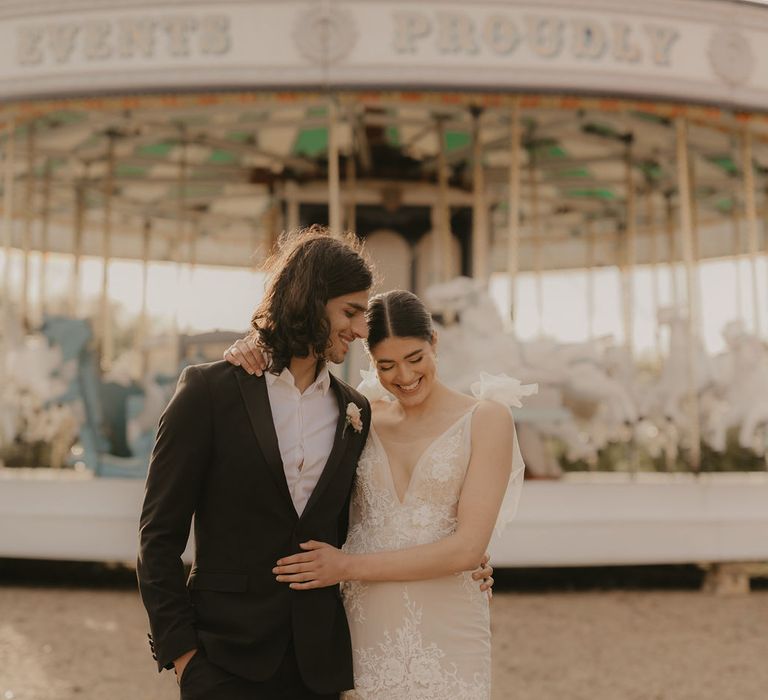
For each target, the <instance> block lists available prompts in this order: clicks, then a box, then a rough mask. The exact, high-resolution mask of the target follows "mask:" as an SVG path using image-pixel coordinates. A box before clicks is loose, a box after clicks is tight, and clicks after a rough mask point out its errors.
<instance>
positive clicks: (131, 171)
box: [115, 163, 147, 177]
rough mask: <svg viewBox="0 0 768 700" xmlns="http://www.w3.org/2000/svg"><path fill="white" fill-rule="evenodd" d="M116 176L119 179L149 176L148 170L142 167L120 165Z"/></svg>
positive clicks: (116, 169)
mask: <svg viewBox="0 0 768 700" xmlns="http://www.w3.org/2000/svg"><path fill="white" fill-rule="evenodd" d="M115 174H116V175H117V176H118V177H121V176H122V177H141V176H143V175H146V174H147V168H143V167H141V166H140V165H129V164H128V163H118V164H117V166H115Z"/></svg>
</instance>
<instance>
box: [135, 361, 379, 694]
mask: <svg viewBox="0 0 768 700" xmlns="http://www.w3.org/2000/svg"><path fill="white" fill-rule="evenodd" d="M331 388H332V391H333V392H334V394H335V395H336V398H337V400H338V402H339V422H338V425H337V427H336V437H335V440H334V443H333V449H332V451H331V454H330V456H329V458H328V461H327V463H326V465H325V469H324V471H323V473H322V475H321V477H320V480H319V481H318V483H317V486H316V488H315V490H314V492H313V493H312V495H311V497H310V499H309V502H308V503H307V506H306V508H305V509H304V512H303V513H302V515H301V517H299V516H298V515H297V514H296V510H295V509H294V507H293V503H292V501H291V497H290V494H289V491H288V486H287V483H286V480H285V474H284V471H283V464H282V460H281V458H280V449H279V446H278V441H277V435H276V433H275V428H274V424H273V421H272V412H271V409H270V405H269V397H268V394H267V386H266V381H265V379H264V378H263V377H256V376H253V375H249V374H247V373H246V372H244V371H243V370H242V369H240V368H239V367H234V366H233V365H230V364H228V363H226V362H214V363H212V364H207V365H196V366H191V367H187V368H186V369H185V370H184V372H183V373H182V375H181V377H180V378H179V384H178V387H177V389H176V393H175V395H174V397H173V399H172V400H171V402H170V403H169V405H168V407H167V408H166V410H165V413H164V414H163V416H162V418H161V419H160V428H159V431H158V435H157V442H156V444H155V448H154V451H153V453H152V459H151V461H150V465H149V473H148V476H147V483H146V491H145V496H144V505H143V508H142V513H141V525H140V553H139V559H138V565H137V573H138V579H139V588H140V591H141V596H142V600H143V602H144V605H145V607H146V609H147V612H148V614H149V621H150V627H151V636H150V642H151V644H152V646H153V655H154V657H155V659H156V660H157V663H158V669H159V670H162V669H163V668H171V667H172V664H173V660H174V659H176V658H178V657H179V656H181V655H182V654H183V653H185V652H187V651H189V650H191V649H194V648H197V647H203V648H204V649H205V652H206V654H207V656H208V658H209V659H210V660H211V661H212V662H213V663H215V664H217V665H219V666H221V667H222V668H224V669H225V670H227V671H229V672H230V673H233V674H235V675H237V676H241V677H243V678H246V679H249V680H252V681H262V680H266V679H267V678H269V677H270V676H271V675H273V674H274V672H275V671H276V670H277V668H278V666H279V664H280V662H281V661H282V659H283V656H284V654H285V651H286V648H287V646H288V643H289V641H290V640H291V639H292V640H293V644H294V648H295V653H296V657H297V661H298V664H299V669H300V671H301V675H302V678H303V680H304V682H305V683H306V685H307V686H308V687H309V688H311V689H312V690H314V691H316V692H318V693H334V692H338V691H341V690H345V689H348V688H351V687H352V685H353V680H352V651H351V646H350V638H349V628H348V626H347V620H346V616H345V614H344V608H343V605H342V602H341V597H340V595H339V590H338V586H333V587H329V588H318V589H314V590H308V591H293V590H291V589H290V588H288V585H287V584H285V583H278V582H277V581H275V576H274V574H273V573H272V567H273V566H275V563H276V562H277V560H278V559H279V558H280V557H283V556H287V555H290V554H295V553H297V552H299V551H300V549H299V542H305V541H307V540H310V539H314V540H320V541H323V542H328V543H330V544H332V545H335V546H340V545H341V544H342V543H343V542H344V539H345V538H346V534H347V525H348V507H349V498H350V493H351V488H352V479H353V477H354V474H355V469H356V466H357V461H358V458H359V456H360V453H361V451H362V449H363V446H364V444H365V440H366V438H367V436H368V430H369V427H370V419H371V413H370V406H369V404H368V402H367V400H366V399H365V398H364V397H363V396H362V395H361V394H359V393H358V392H356V391H355V390H354V389H352V388H351V387H349V386H347V385H346V384H344V383H343V382H340V381H339V380H338V379H336V378H335V377H333V376H332V377H331ZM350 402H353V403H355V404H357V406H359V407H360V408H361V410H362V419H363V430H362V431H361V432H359V433H358V432H356V431H355V430H354V429H353V428H352V426H351V425H346V409H347V406H348V404H349V403H350ZM193 515H194V529H195V530H194V531H195V563H194V565H193V567H192V571H191V573H190V576H189V579H188V580H187V581H186V585H185V581H184V567H183V565H182V561H181V554H182V552H183V551H184V548H185V546H186V543H187V539H188V536H189V530H190V523H191V521H192V516H193Z"/></svg>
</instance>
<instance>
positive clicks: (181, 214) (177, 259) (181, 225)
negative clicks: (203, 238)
mask: <svg viewBox="0 0 768 700" xmlns="http://www.w3.org/2000/svg"><path fill="white" fill-rule="evenodd" d="M179 139H180V143H181V152H180V157H179V170H178V173H177V180H176V231H175V232H174V236H173V243H172V246H171V261H172V262H173V264H174V266H175V268H176V302H175V307H176V308H175V309H174V311H173V324H172V325H171V346H172V347H173V349H174V351H175V353H176V357H177V358H178V360H179V361H181V360H182V359H183V358H182V357H181V346H180V344H179V334H180V325H181V324H180V319H179V316H180V315H181V299H182V296H181V281H182V274H181V246H182V242H183V241H184V234H185V231H186V211H185V201H186V191H187V133H186V128H185V127H184V125H183V124H182V125H181V126H180V134H179Z"/></svg>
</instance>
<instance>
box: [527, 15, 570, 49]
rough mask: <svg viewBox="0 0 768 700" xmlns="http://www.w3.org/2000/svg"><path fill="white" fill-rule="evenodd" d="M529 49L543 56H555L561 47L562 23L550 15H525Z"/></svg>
mask: <svg viewBox="0 0 768 700" xmlns="http://www.w3.org/2000/svg"><path fill="white" fill-rule="evenodd" d="M526 20H527V22H528V43H529V44H530V46H531V51H533V52H534V53H536V54H538V55H539V56H541V57H543V58H553V57H554V56H557V55H558V54H559V53H560V51H561V50H562V48H563V23H562V22H561V21H560V20H559V19H555V18H552V17H527V18H526Z"/></svg>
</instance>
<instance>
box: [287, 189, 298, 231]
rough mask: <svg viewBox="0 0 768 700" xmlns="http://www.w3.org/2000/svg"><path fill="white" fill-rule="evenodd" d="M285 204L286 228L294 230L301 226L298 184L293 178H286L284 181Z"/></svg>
mask: <svg viewBox="0 0 768 700" xmlns="http://www.w3.org/2000/svg"><path fill="white" fill-rule="evenodd" d="M285 204H286V210H287V212H286V214H287V219H288V221H287V224H286V226H287V229H288V231H291V232H296V231H298V230H299V228H300V227H301V218H300V216H299V186H298V185H297V184H296V182H295V181H294V180H288V182H286V183H285Z"/></svg>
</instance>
